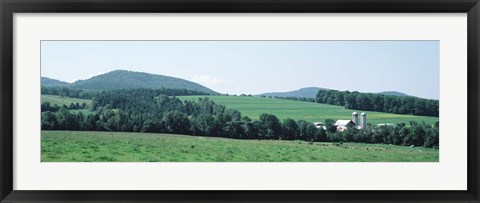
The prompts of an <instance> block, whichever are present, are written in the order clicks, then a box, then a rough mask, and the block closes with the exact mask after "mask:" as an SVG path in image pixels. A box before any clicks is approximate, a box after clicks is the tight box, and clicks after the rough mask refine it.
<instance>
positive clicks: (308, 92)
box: [259, 87, 326, 98]
mask: <svg viewBox="0 0 480 203" xmlns="http://www.w3.org/2000/svg"><path fill="white" fill-rule="evenodd" d="M318 90H326V89H325V88H319V87H305V88H301V89H298V90H294V91H290V92H270V93H263V94H259V96H272V97H302V98H303V97H306V98H315V97H316V96H317V92H318Z"/></svg>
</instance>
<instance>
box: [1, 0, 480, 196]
mask: <svg viewBox="0 0 480 203" xmlns="http://www.w3.org/2000/svg"><path fill="white" fill-rule="evenodd" d="M0 10H1V17H0V18H1V27H0V29H1V31H0V35H1V36H0V38H1V54H0V61H1V63H0V64H1V79H0V80H1V82H0V84H1V88H0V95H1V99H0V101H1V105H0V115H1V117H0V119H1V120H0V132H1V134H0V199H1V200H2V202H67V201H69V202H71V201H74V202H119V201H125V202H302V201H309V202H479V195H480V190H479V182H480V179H479V178H480V176H479V171H480V170H479V149H478V147H479V146H480V142H479V139H478V137H479V131H478V126H479V125H480V123H479V120H478V113H479V108H478V107H479V105H480V104H479V103H478V101H479V100H478V98H479V94H478V93H479V88H478V85H479V83H478V81H479V78H480V77H479V76H480V75H479V71H478V69H479V68H480V66H479V58H480V53H479V45H480V33H479V29H480V28H479V22H480V21H479V20H480V16H479V13H480V4H479V0H140V1H137V0H84V1H80V0H72V1H67V0H0ZM116 12H120V13H123V12H127V13H132V12H134V13H137V12H138V13H144V12H149V13H150V12H167V13H189V12H193V13H207V12H213V13H229V12H233V13H255V12H262V13H263V12H265V13H316V12H328V13H467V18H468V20H467V24H468V157H467V159H468V171H467V175H468V189H467V190H466V191H16V190H13V175H14V171H13V146H12V140H13V116H14V115H13V112H12V108H13V106H14V105H15V104H14V101H13V14H14V13H116Z"/></svg>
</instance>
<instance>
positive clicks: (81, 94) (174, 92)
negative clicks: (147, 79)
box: [41, 85, 209, 99]
mask: <svg viewBox="0 0 480 203" xmlns="http://www.w3.org/2000/svg"><path fill="white" fill-rule="evenodd" d="M139 91H142V92H143V93H145V92H148V93H149V94H155V95H168V96H186V95H209V94H207V93H205V92H199V91H193V90H186V89H169V88H158V89H150V88H139V89H135V92H139ZM112 92H115V91H113V90H85V89H74V88H68V87H59V86H54V87H51V86H44V85H42V87H41V94H42V95H57V96H63V97H70V98H78V99H93V98H94V97H95V96H97V95H103V94H109V93H112ZM120 92H123V90H120Z"/></svg>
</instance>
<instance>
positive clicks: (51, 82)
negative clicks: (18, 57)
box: [40, 77, 69, 86]
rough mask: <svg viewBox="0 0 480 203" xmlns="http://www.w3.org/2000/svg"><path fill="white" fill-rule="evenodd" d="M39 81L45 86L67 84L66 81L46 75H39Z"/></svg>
mask: <svg viewBox="0 0 480 203" xmlns="http://www.w3.org/2000/svg"><path fill="white" fill-rule="evenodd" d="M40 82H41V84H42V85H45V86H65V85H68V84H69V83H68V82H64V81H60V80H55V79H51V78H47V77H41V78H40Z"/></svg>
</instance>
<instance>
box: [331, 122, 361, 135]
mask: <svg viewBox="0 0 480 203" xmlns="http://www.w3.org/2000/svg"><path fill="white" fill-rule="evenodd" d="M334 125H335V126H337V131H339V132H343V131H344V130H346V129H348V128H349V127H354V126H356V125H355V123H354V122H353V121H351V120H338V121H337V122H335V124H334Z"/></svg>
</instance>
